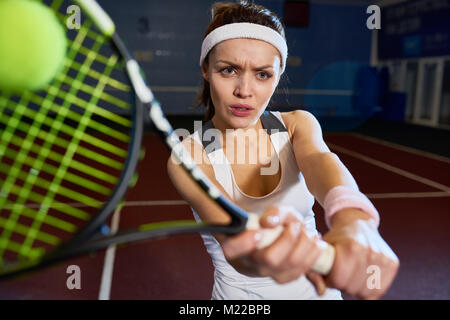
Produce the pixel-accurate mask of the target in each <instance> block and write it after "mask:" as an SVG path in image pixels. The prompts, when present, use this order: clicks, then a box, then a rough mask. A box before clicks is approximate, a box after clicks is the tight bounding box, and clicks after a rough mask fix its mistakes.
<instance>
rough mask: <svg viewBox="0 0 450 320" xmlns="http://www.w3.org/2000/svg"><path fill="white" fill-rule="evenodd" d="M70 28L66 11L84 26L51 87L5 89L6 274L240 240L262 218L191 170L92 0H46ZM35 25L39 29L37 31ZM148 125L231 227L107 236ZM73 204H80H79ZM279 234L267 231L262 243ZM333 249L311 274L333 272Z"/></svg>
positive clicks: (2, 256)
mask: <svg viewBox="0 0 450 320" xmlns="http://www.w3.org/2000/svg"><path fill="white" fill-rule="evenodd" d="M43 4H44V5H47V6H49V7H50V8H52V10H54V12H55V14H56V15H57V16H58V18H59V19H60V20H61V23H62V24H63V25H66V21H65V19H66V18H67V15H66V10H67V8H68V7H69V6H70V5H73V4H75V5H78V6H79V8H80V9H81V17H82V23H81V25H80V28H79V29H75V30H70V29H68V30H67V39H68V42H69V48H68V52H67V56H66V60H65V64H64V67H63V69H62V71H61V72H59V73H58V74H57V75H56V77H55V79H54V80H53V81H52V83H50V84H49V85H48V87H47V89H46V90H42V91H39V92H32V91H27V92H24V93H23V94H21V95H20V96H13V95H10V94H6V93H1V92H0V110H1V114H0V278H6V277H10V276H13V275H17V274H19V273H23V272H25V271H31V270H34V269H37V268H41V267H45V266H48V265H50V264H53V263H56V262H59V261H62V260H64V259H68V258H72V257H75V256H79V255H82V254H87V253H90V252H94V251H96V250H100V249H105V248H107V247H108V246H110V245H113V244H119V243H127V242H131V241H138V240H144V239H150V238H155V237H161V236H167V235H174V234H181V233H196V232H200V233H224V234H237V233H239V232H242V231H243V230H245V229H246V228H253V229H254V228H258V227H259V225H258V217H257V216H256V215H254V214H249V213H247V212H245V211H244V210H242V209H241V208H239V207H238V206H237V205H235V204H233V203H231V202H229V201H228V200H227V199H226V198H225V197H224V196H223V195H222V194H221V193H220V192H219V191H218V189H217V188H216V187H215V186H214V185H213V184H212V183H211V182H210V180H208V178H207V177H206V176H205V175H204V174H203V172H202V171H201V170H200V169H199V168H198V167H196V166H195V165H194V162H193V160H192V159H191V157H190V154H189V153H187V151H185V149H184V147H183V146H182V144H181V143H180V140H179V138H178V136H177V135H176V134H175V133H174V130H173V129H172V127H171V125H170V123H169V122H168V121H167V119H166V117H165V116H164V113H163V111H162V109H161V106H160V103H159V102H158V101H157V100H156V99H155V97H154V96H153V94H152V91H151V90H150V89H149V87H148V86H147V85H146V82H145V79H144V77H143V75H142V73H141V70H140V68H139V65H138V63H137V62H136V60H135V59H134V58H133V57H132V55H131V54H130V52H129V51H128V50H127V48H126V47H125V45H124V43H123V42H122V40H121V39H120V37H119V35H118V34H117V33H116V31H115V25H114V23H113V22H112V20H111V19H110V17H109V16H108V15H107V14H106V13H105V12H104V10H103V9H102V8H101V7H100V6H99V5H98V3H97V2H95V1H93V0H78V1H74V2H72V1H65V0H48V1H47V0H45V1H43ZM36 28H38V26H37V27H36ZM145 121H150V122H151V123H152V124H153V126H154V127H155V129H156V131H157V132H158V133H159V135H160V136H161V138H162V140H163V141H164V142H165V144H166V145H167V147H168V148H169V150H170V151H171V152H172V154H174V155H175V157H176V158H177V160H178V161H179V162H180V164H181V165H182V167H183V168H184V169H185V171H186V172H187V173H188V174H189V175H190V176H191V177H192V179H193V180H195V182H196V183H197V184H198V185H199V186H200V187H201V188H202V189H203V190H204V192H206V194H207V195H208V196H209V197H210V198H211V199H213V200H214V201H215V202H216V203H217V204H219V205H220V206H221V207H222V208H223V209H224V210H225V211H226V212H227V213H228V214H229V215H230V217H231V222H230V223H229V224H228V225H215V224H208V223H204V222H196V221H194V220H189V221H184V220H183V221H165V222H158V223H150V224H145V225H139V226H136V228H134V229H130V230H119V231H118V232H115V233H113V234H112V233H110V232H109V231H108V230H107V228H105V222H106V221H107V219H108V218H109V217H110V215H111V213H112V212H113V210H114V209H115V208H116V207H117V206H118V205H120V203H121V201H122V200H123V198H124V196H125V194H126V191H127V189H128V188H129V187H130V185H132V184H133V182H134V181H135V180H136V176H135V170H136V166H137V163H138V161H139V159H140V157H142V149H141V141H142V135H143V131H144V125H145ZM74 203H75V204H76V205H74ZM280 232H281V228H278V229H274V230H272V229H271V230H268V231H265V233H264V234H265V235H266V236H265V237H264V239H265V240H264V241H263V242H262V243H263V244H264V245H268V244H270V243H271V241H273V240H274V239H276V237H277V236H278V234H279V233H280ZM333 260H334V249H333V247H332V246H330V245H327V246H326V248H325V249H324V250H323V253H322V255H321V257H320V258H319V259H318V261H317V263H316V265H315V266H314V269H315V270H316V271H317V272H320V273H323V274H327V273H328V272H329V270H330V268H331V266H332V264H333Z"/></svg>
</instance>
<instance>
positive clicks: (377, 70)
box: [0, 0, 450, 300]
mask: <svg viewBox="0 0 450 320" xmlns="http://www.w3.org/2000/svg"><path fill="white" fill-rule="evenodd" d="M98 2H99V4H100V5H101V6H102V7H103V8H104V9H105V11H107V12H108V13H109V14H110V15H111V17H112V18H113V20H115V22H116V24H117V29H118V30H119V31H120V33H121V36H122V38H123V39H124V40H125V42H126V43H127V46H128V47H129V48H130V50H131V51H132V53H133V54H134V56H135V57H136V60H137V61H138V62H139V63H140V65H141V67H142V69H143V70H144V72H145V73H146V76H147V81H148V83H149V85H150V86H151V87H152V91H153V93H154V95H155V96H157V98H158V100H159V101H160V102H161V106H162V109H163V111H164V113H165V114H166V115H167V118H168V120H169V122H170V123H171V124H172V126H173V127H174V128H175V129H186V130H188V131H189V132H190V133H193V130H194V129H195V128H198V126H199V125H201V123H202V119H203V115H204V108H199V107H197V108H195V107H194V103H193V101H194V99H195V97H196V95H197V93H198V91H199V90H200V83H201V73H200V70H199V67H198V56H199V52H200V46H201V42H202V39H203V33H204V29H205V26H206V25H207V24H208V22H209V19H210V16H209V15H210V12H209V8H210V6H211V5H212V4H213V1H206V0H202V1H198V0H168V1H165V2H159V1H158V2H157V1H153V0H133V1H127V2H126V3H123V2H121V1H120V0H114V1H113V0H108V1H106V0H98ZM253 2H255V3H258V4H261V5H263V6H265V7H267V8H269V9H270V10H272V11H273V12H275V13H276V14H278V15H279V17H281V18H282V21H283V23H284V24H285V27H286V38H287V42H288V44H289V58H288V61H287V66H286V77H285V78H283V79H282V81H281V82H280V85H279V87H278V89H277V91H276V92H275V94H274V95H273V99H272V100H271V103H270V105H269V110H273V111H281V112H288V111H293V110H306V111H309V112H311V113H312V114H313V115H315V116H316V118H317V119H318V121H319V123H320V124H321V126H322V131H323V137H324V140H325V142H326V143H327V145H328V147H329V148H330V150H331V151H332V152H333V153H335V154H336V155H337V156H338V157H339V159H340V160H341V161H342V163H343V164H344V165H345V166H346V167H347V168H348V169H349V171H350V172H351V174H352V175H353V177H354V178H355V180H356V182H357V183H358V186H359V189H360V191H361V192H362V193H364V194H365V195H366V196H367V197H368V198H369V199H370V200H371V201H372V203H373V204H374V205H375V207H376V208H377V209H378V211H379V213H380V217H381V223H380V227H379V232H380V235H381V236H382V237H383V238H384V239H385V241H386V242H387V243H388V244H389V246H390V247H391V248H392V249H393V250H394V251H395V253H396V254H397V256H398V258H399V260H400V269H399V271H398V274H397V276H396V278H395V280H394V282H393V284H392V286H391V287H390V289H389V290H388V291H387V293H386V294H385V296H384V297H383V298H382V299H386V300H391V299H393V300H417V299H418V300H429V299H431V300H448V299H450V272H449V270H450V210H449V208H450V32H449V30H450V19H448V18H449V17H450V3H447V2H445V1H444V2H442V3H440V4H439V5H438V4H436V3H433V2H432V1H426V0H411V1H402V0H398V1H397V0H384V1H378V2H377V1H368V0H345V1H338V0H335V1H334V0H309V1H308V0H261V1H253ZM373 4H377V5H378V6H379V8H381V11H380V13H381V16H380V17H381V20H380V21H381V25H380V26H381V28H380V29H378V30H377V29H375V30H371V29H370V28H369V25H368V22H367V19H368V18H369V17H370V16H371V14H370V13H367V11H366V10H367V8H368V7H369V6H370V5H373ZM366 22H367V23H366ZM0 106H1V104H0ZM2 128H3V127H0V129H2ZM99 138H100V139H101V138H102V137H101V136H99ZM105 142H108V141H107V139H105ZM143 147H144V149H145V156H144V157H143V158H142V159H140V161H139V162H138V165H137V172H138V180H137V183H136V184H135V185H134V186H133V187H132V188H131V189H130V190H129V191H128V192H127V194H126V197H125V200H124V202H123V203H122V205H121V206H118V207H117V208H116V209H115V211H114V212H113V213H112V214H111V218H109V219H108V226H109V228H110V229H112V230H117V229H126V228H127V227H130V228H132V227H133V226H136V225H140V224H146V223H150V222H159V221H164V220H169V219H170V220H175V219H189V220H192V218H193V216H192V211H191V207H190V205H189V204H188V202H186V201H185V200H184V199H183V198H182V197H181V196H180V194H179V193H178V192H177V190H176V189H175V187H174V186H173V184H172V183H171V181H170V179H169V176H168V173H167V159H168V158H169V156H170V152H169V150H168V149H167V148H166V146H165V145H164V143H163V142H162V141H161V140H160V139H159V137H158V135H157V133H156V132H155V130H154V128H152V127H151V126H150V125H146V127H145V132H144V136H143ZM2 177H3V176H2ZM0 183H2V181H1V180H0ZM69 205H70V206H73V207H77V206H78V205H79V204H77V203H70V204H69ZM80 206H81V205H80ZM313 211H314V213H315V217H316V225H317V229H318V231H319V232H320V233H322V234H325V233H326V232H327V227H326V224H325V220H324V210H323V208H322V207H321V206H320V205H319V203H318V202H317V201H316V202H315V204H314V207H313ZM73 266H75V267H76V268H78V269H77V270H79V272H80V273H79V274H80V278H79V279H78V280H77V286H75V287H73V286H71V283H72V282H71V281H72V280H71V278H70V276H71V271H70V270H73V269H70V268H71V267H73ZM213 283H214V267H213V264H212V261H211V257H210V256H209V255H208V253H207V251H206V249H205V246H204V244H203V242H202V239H201V237H200V235H198V234H187V235H174V236H170V237H164V238H159V239H153V240H150V241H143V242H138V243H131V244H126V245H118V246H115V245H113V246H110V247H109V248H108V249H107V250H104V251H99V252H96V253H93V254H89V255H86V256H82V257H78V258H72V259H69V260H67V261H64V262H60V263H58V264H56V265H53V266H50V267H47V268H45V269H42V270H38V271H37V272H35V273H31V274H24V275H22V276H20V277H19V278H12V279H6V280H3V281H1V282H0V299H4V300H10V299H13V300H15V299H20V300H22V299H25V300H28V299H32V300H34V299H44V300H47V299H48V300H57V299H75V300H78V299H88V300H97V299H100V300H128V299H139V300H141V299H148V300H209V299H210V298H211V290H212V287H213ZM72 284H73V283H72ZM344 299H353V298H352V297H351V296H349V295H346V294H344Z"/></svg>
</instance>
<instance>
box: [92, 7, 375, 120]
mask: <svg viewBox="0 0 450 320" xmlns="http://www.w3.org/2000/svg"><path fill="white" fill-rule="evenodd" d="M213 2H214V1H206V0H166V1H156V0H148V1H145V0H128V1H122V0H103V1H100V3H101V4H102V6H104V8H105V9H106V10H107V11H108V12H109V13H110V14H111V16H112V17H113V19H114V20H115V21H116V22H117V25H118V30H119V32H120V34H121V35H122V37H123V38H124V40H125V41H126V42H127V44H128V46H129V47H130V48H131V49H132V50H133V51H134V53H135V55H136V56H137V58H138V59H139V60H140V63H141V65H142V66H143V68H144V71H145V73H146V74H147V78H148V81H149V83H150V85H151V86H152V87H154V88H155V87H156V88H155V90H154V91H155V94H156V95H157V97H158V98H159V100H160V101H161V103H162V105H163V107H164V109H165V111H166V112H167V113H168V114H194V113H202V112H203V109H197V110H189V109H188V108H189V107H190V106H193V100H194V98H195V96H196V93H195V92H192V91H191V92H164V87H167V86H181V87H191V88H192V87H196V86H200V85H201V74H200V68H199V66H198V59H199V54H200V46H201V42H202V39H203V34H204V32H205V29H206V27H207V25H208V23H209V20H210V10H209V8H210V6H211V4H212V3H213ZM255 2H256V3H258V4H261V5H264V6H266V7H267V8H269V9H271V10H272V11H274V12H275V13H277V14H278V15H279V16H280V17H282V16H283V3H284V1H282V0H265V1H255ZM367 16H368V15H367V14H366V8H365V7H363V6H350V5H331V4H314V3H312V4H311V6H310V24H309V26H308V27H307V28H287V29H286V36H287V39H288V46H289V55H290V56H291V57H294V59H293V61H301V64H300V65H299V66H298V65H297V66H294V65H291V66H289V65H288V67H287V71H286V73H285V75H286V78H285V79H284V81H282V83H281V84H280V89H284V88H288V89H305V88H307V87H308V84H309V82H310V81H311V79H313V78H314V76H315V75H316V74H317V73H318V72H319V71H320V70H321V69H323V68H325V67H326V66H328V65H330V64H332V63H335V62H343V61H347V62H358V63H366V64H368V63H369V58H370V44H371V34H370V31H369V30H368V29H367V28H366V19H367ZM143 18H145V19H147V21H148V24H147V26H146V23H145V22H144V20H143ZM147 27H148V28H147ZM298 58H300V60H299V59H298ZM333 81H335V82H336V86H337V88H338V86H339V78H337V79H333ZM158 87H163V88H159V89H158ZM319 89H320V88H319ZM327 89H329V87H328V88H327ZM191 90H192V89H191ZM304 102H305V99H304V95H302V94H290V95H286V94H284V93H281V94H276V95H275V97H274V99H273V104H274V105H277V106H299V105H302V104H303V103H304Z"/></svg>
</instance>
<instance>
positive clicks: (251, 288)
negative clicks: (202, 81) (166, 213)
mask: <svg viewBox="0 0 450 320" xmlns="http://www.w3.org/2000/svg"><path fill="white" fill-rule="evenodd" d="M260 119H261V123H262V126H263V128H264V129H265V130H266V131H267V133H268V134H269V135H270V140H271V142H272V145H273V147H274V149H275V152H276V156H277V157H278V160H279V165H280V167H281V168H280V169H281V179H280V182H279V184H278V186H277V187H276V188H275V189H274V190H273V191H272V192H270V193H269V194H267V195H265V196H262V197H253V196H249V195H246V194H244V193H243V192H242V191H241V190H240V188H239V186H238V185H237V183H236V180H235V178H234V174H233V170H232V169H231V166H230V164H229V161H228V160H227V158H226V156H225V154H224V152H223V149H222V147H221V145H220V143H217V141H215V140H214V141H213V142H214V143H213V142H212V141H210V137H211V136H210V135H208V134H207V133H206V132H207V130H208V129H212V128H214V127H213V125H212V122H211V121H208V122H207V123H205V124H204V125H203V127H202V130H201V132H200V130H197V131H195V132H194V133H193V134H191V135H190V137H191V138H192V139H194V140H195V141H196V142H197V143H199V144H200V145H203V146H204V148H205V151H206V153H207V155H208V158H209V160H210V162H211V164H212V166H213V168H214V174H215V178H216V180H217V181H218V182H219V183H220V184H221V185H222V187H223V188H224V190H225V191H226V192H227V193H228V196H229V197H230V198H231V199H233V201H234V202H235V203H236V204H237V205H238V206H240V207H241V208H243V209H244V210H246V211H248V212H254V213H257V214H262V212H263V211H264V210H265V209H266V208H268V207H269V206H270V205H273V204H276V205H290V206H293V207H295V209H297V211H298V212H299V213H301V214H302V215H303V218H304V221H303V222H304V223H305V224H306V226H307V227H308V228H309V229H311V230H312V231H314V232H317V230H316V224H315V218H314V212H313V211H312V207H313V205H314V196H313V195H312V194H311V193H310V192H309V190H308V189H307V187H306V184H305V179H304V178H303V175H302V173H301V172H300V170H299V169H298V166H297V162H296V159H295V155H294V152H293V148H292V145H291V142H290V139H289V133H288V131H287V129H286V127H285V126H284V122H283V119H282V118H281V114H280V112H268V111H266V112H264V113H263V115H261V118H260ZM205 133H206V134H205ZM202 137H203V138H204V139H202ZM275 160H276V159H275ZM272 163H275V164H276V163H277V162H276V161H272ZM192 211H193V213H194V217H195V218H196V219H197V220H200V218H199V216H198V215H197V213H196V212H195V210H194V209H192ZM202 239H203V242H204V244H205V247H206V249H207V251H208V253H209V254H210V256H211V259H212V262H213V265H214V268H215V272H214V288H213V292H212V299H272V300H273V299H283V300H288V299H319V298H320V299H342V297H341V294H340V292H339V291H338V290H333V289H327V291H326V293H325V295H324V296H322V297H319V296H318V295H317V294H316V292H315V290H314V287H313V285H312V284H311V283H310V282H309V280H307V278H306V277H305V276H302V277H300V278H299V279H297V280H295V281H292V282H289V283H287V284H278V283H276V282H275V281H274V280H273V279H271V278H269V277H248V276H245V275H243V274H241V273H239V272H237V271H236V270H235V269H234V268H233V267H232V266H231V265H230V264H229V263H228V262H227V260H226V259H225V257H224V255H223V251H222V247H221V246H220V244H219V243H218V241H217V240H216V239H215V238H214V236H212V235H211V234H203V235H202Z"/></svg>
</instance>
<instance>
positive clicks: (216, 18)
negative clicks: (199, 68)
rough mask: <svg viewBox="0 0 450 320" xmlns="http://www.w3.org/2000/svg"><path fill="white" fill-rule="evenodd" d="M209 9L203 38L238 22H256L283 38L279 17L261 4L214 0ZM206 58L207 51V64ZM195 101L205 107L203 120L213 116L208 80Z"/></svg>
mask: <svg viewBox="0 0 450 320" xmlns="http://www.w3.org/2000/svg"><path fill="white" fill-rule="evenodd" d="M211 10H212V21H211V23H210V24H209V26H208V28H207V29H206V32H205V36H204V38H206V36H207V35H208V34H209V33H210V32H212V31H213V30H214V29H216V28H219V27H221V26H223V25H226V24H230V23H238V22H249V23H256V24H260V25H263V26H266V27H269V28H272V29H274V30H275V31H277V32H278V33H279V34H281V36H283V38H285V35H284V28H283V25H282V24H281V22H280V19H279V18H278V17H277V16H276V15H275V14H274V13H273V12H271V11H270V10H268V9H266V8H265V7H263V6H260V5H257V4H254V3H248V2H247V1H241V2H239V3H223V2H216V3H214V4H213V5H212V7H211ZM210 53H211V51H210ZM208 58H209V53H208V55H207V56H206V58H205V60H204V63H205V64H206V65H208ZM195 103H196V105H197V106H201V105H203V106H205V107H206V108H207V110H206V114H205V118H204V121H208V120H210V119H211V118H212V117H213V116H214V105H213V102H212V99H211V93H210V87H209V82H208V81H206V80H205V79H203V87H202V89H201V91H200V93H199V94H198V96H197V98H196V99H195Z"/></svg>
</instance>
